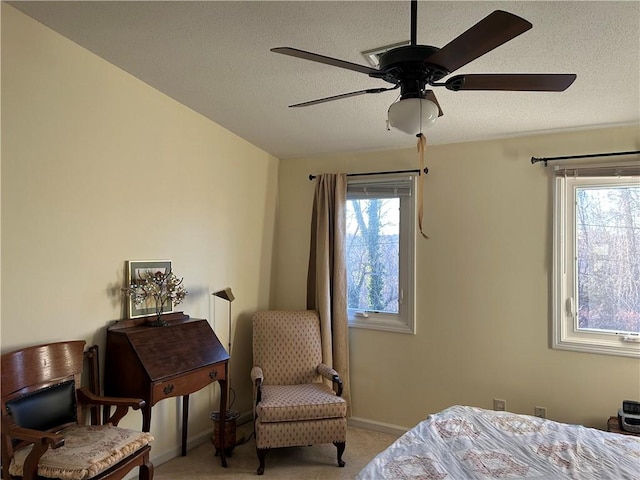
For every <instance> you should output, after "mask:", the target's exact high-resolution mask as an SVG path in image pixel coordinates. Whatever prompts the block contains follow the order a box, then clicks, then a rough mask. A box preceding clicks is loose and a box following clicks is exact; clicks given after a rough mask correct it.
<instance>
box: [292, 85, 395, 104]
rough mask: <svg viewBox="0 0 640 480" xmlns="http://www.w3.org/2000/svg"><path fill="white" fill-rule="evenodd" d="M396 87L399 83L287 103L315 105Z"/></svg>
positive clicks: (386, 90)
mask: <svg viewBox="0 0 640 480" xmlns="http://www.w3.org/2000/svg"><path fill="white" fill-rule="evenodd" d="M398 87H399V85H398V86H396V87H391V88H368V89H366V90H358V91H357V92H351V93H343V94H341V95H334V96H332V97H325V98H319V99H317V100H311V101H309V102H302V103H296V104H295V105H289V106H290V107H308V106H310V105H317V104H318V103H324V102H332V101H333V100H340V99H341V98H349V97H356V96H358V95H364V94H366V93H382V92H388V91H389V90H395V89H396V88H398Z"/></svg>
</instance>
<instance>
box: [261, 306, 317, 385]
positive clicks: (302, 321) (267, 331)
mask: <svg viewBox="0 0 640 480" xmlns="http://www.w3.org/2000/svg"><path fill="white" fill-rule="evenodd" d="M321 362H322V343H321V337H320V319H319V317H318V314H317V312H314V311H311V310H302V311H277V310H273V311H263V312H256V313H254V314H253V364H254V365H255V366H258V367H261V368H262V371H263V374H264V380H263V382H264V384H265V385H298V384H301V383H314V382H320V381H321V377H320V375H318V372H317V370H316V368H317V367H318V365H319V364H320V363H321Z"/></svg>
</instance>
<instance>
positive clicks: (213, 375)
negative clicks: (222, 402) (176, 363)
mask: <svg viewBox="0 0 640 480" xmlns="http://www.w3.org/2000/svg"><path fill="white" fill-rule="evenodd" d="M218 380H225V375H224V364H221V365H210V366H208V367H203V368H199V369H198V370H194V371H193V372H189V373H186V374H183V375H182V376H180V377H176V378H173V379H169V380H164V381H161V382H158V383H155V384H154V385H153V394H152V397H153V398H152V400H151V402H152V404H155V403H156V402H158V401H160V400H162V399H163V398H169V397H177V396H182V395H188V394H190V393H193V392H195V391H197V390H200V389H201V388H204V387H206V386H207V385H208V384H210V383H213V382H217V381H218Z"/></svg>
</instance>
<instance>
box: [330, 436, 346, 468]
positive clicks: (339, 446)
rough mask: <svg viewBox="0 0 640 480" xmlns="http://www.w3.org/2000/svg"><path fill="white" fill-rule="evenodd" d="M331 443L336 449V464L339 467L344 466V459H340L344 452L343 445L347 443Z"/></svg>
mask: <svg viewBox="0 0 640 480" xmlns="http://www.w3.org/2000/svg"><path fill="white" fill-rule="evenodd" d="M333 444H334V445H335V446H336V448H337V449H338V466H339V467H344V465H345V463H344V460H342V454H343V453H344V447H345V446H346V445H347V443H346V442H333Z"/></svg>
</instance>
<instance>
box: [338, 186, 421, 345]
mask: <svg viewBox="0 0 640 480" xmlns="http://www.w3.org/2000/svg"><path fill="white" fill-rule="evenodd" d="M396 178H397V179H398V180H400V179H402V178H404V179H406V178H407V175H404V176H402V177H396ZM381 180H382V178H381V177H380V176H371V177H367V178H357V179H348V180H347V183H348V184H358V185H366V184H371V183H377V182H379V181H381ZM384 180H385V181H389V180H393V177H391V178H390V176H388V175H387V176H385V178H384ZM408 183H409V184H410V186H411V192H410V194H409V195H407V196H403V195H398V196H397V197H391V198H399V200H400V217H399V219H400V225H399V232H398V233H399V259H398V270H399V272H398V282H399V283H398V289H399V293H398V295H399V297H400V301H399V305H398V313H397V314H395V313H383V312H371V311H366V310H360V309H351V308H349V306H348V305H347V316H348V323H349V327H354V328H362V329H368V330H378V331H385V332H394V333H404V334H411V335H415V334H416V322H415V236H416V216H415V212H416V194H415V192H416V188H417V185H416V184H417V182H416V176H415V175H409V181H408ZM372 198H390V197H389V196H385V197H382V196H380V197H372ZM351 199H352V198H350V197H349V192H348V187H347V202H348V201H349V200H351ZM346 210H347V209H345V212H346ZM348 281H349V280H348V279H347V282H348Z"/></svg>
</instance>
